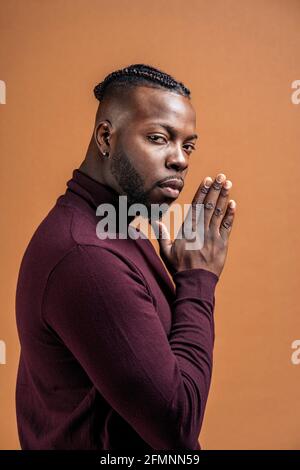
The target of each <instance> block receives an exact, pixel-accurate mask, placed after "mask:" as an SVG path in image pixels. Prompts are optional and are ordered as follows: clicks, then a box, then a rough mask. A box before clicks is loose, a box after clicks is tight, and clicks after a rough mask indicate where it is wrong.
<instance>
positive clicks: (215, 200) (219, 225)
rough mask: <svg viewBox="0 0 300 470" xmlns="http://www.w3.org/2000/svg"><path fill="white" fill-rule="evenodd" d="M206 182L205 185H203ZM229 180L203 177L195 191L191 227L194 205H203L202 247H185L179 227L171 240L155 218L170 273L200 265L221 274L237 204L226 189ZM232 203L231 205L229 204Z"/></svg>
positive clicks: (193, 211) (219, 177)
mask: <svg viewBox="0 0 300 470" xmlns="http://www.w3.org/2000/svg"><path fill="white" fill-rule="evenodd" d="M205 183H206V185H205ZM231 187H232V183H231V181H229V180H226V176H225V175H224V174H223V173H220V174H219V175H218V176H217V177H216V179H215V180H214V181H213V180H212V178H210V177H207V178H205V179H204V180H203V181H202V183H201V184H200V186H199V188H198V189H197V191H196V194H195V196H194V198H193V201H192V206H191V210H192V230H193V231H195V230H196V222H197V221H196V204H204V243H203V246H202V247H201V249H196V250H190V249H187V247H186V244H187V242H188V243H190V240H188V238H187V237H185V236H184V235H185V234H184V226H185V222H186V220H185V221H184V222H183V226H182V237H183V238H181V239H180V238H176V239H175V240H174V242H172V240H171V238H170V235H169V232H168V229H167V227H166V226H165V225H164V224H163V223H162V222H161V221H155V222H154V223H155V224H157V228H158V232H159V238H158V242H159V247H160V256H161V258H162V259H163V261H164V263H165V264H166V266H167V268H168V270H169V271H170V273H171V274H172V275H173V274H174V273H176V272H179V271H183V270H186V269H197V268H202V269H206V270H208V271H211V272H213V273H214V274H216V275H217V276H218V277H219V276H220V274H221V272H222V270H223V267H224V263H225V260H226V255H227V249H228V239H229V235H230V233H231V229H232V224H233V221H234V216H235V208H236V203H235V201H233V200H230V201H229V203H227V201H228V197H229V189H230V188H231ZM231 204H232V205H231Z"/></svg>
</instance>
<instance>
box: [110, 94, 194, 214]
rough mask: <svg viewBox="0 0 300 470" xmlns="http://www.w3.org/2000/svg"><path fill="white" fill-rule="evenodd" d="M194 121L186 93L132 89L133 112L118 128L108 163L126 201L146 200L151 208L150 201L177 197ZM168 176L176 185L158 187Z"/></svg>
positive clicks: (132, 202) (192, 144)
mask: <svg viewBox="0 0 300 470" xmlns="http://www.w3.org/2000/svg"><path fill="white" fill-rule="evenodd" d="M195 124H196V118H195V111H194V109H193V107H192V105H191V103H190V101H189V100H188V98H185V97H184V96H181V95H178V94H175V93H173V92H169V91H167V90H166V91H165V90H160V89H156V88H148V87H137V88H136V89H135V90H134V93H133V106H132V113H131V114H130V118H129V119H128V122H127V123H126V122H125V123H124V124H123V126H122V129H121V131H120V132H119V133H118V138H117V139H116V142H115V147H114V151H113V152H112V155H111V167H110V169H111V173H112V175H113V177H114V178H115V180H116V182H117V184H118V186H119V187H120V189H121V190H122V193H123V194H126V195H127V200H128V203H129V204H134V203H140V204H144V205H145V206H146V207H147V209H148V211H150V207H151V204H162V203H167V204H168V205H170V204H172V202H174V201H175V200H176V199H177V197H178V195H179V192H180V191H181V190H182V186H183V183H184V179H185V176H186V173H187V170H188V164H189V157H190V154H191V153H192V151H193V149H194V148H195V144H196V137H195V136H193V135H194V134H195ZM162 125H165V126H169V128H168V129H166V128H165V127H163V126H162ZM171 128H172V129H171ZM171 178H175V179H176V180H177V186H178V188H177V190H176V183H175V186H174V185H173V186H174V187H173V189H170V188H169V189H168V188H166V187H161V186H160V184H162V183H163V182H164V181H165V185H166V184H167V183H166V181H167V180H171ZM178 180H179V181H178ZM180 183H181V186H180ZM169 184H170V186H172V183H171V182H170V183H169Z"/></svg>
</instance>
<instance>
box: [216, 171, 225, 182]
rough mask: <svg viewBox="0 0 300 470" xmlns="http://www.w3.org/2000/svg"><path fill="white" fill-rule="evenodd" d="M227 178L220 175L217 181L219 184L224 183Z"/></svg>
mask: <svg viewBox="0 0 300 470" xmlns="http://www.w3.org/2000/svg"><path fill="white" fill-rule="evenodd" d="M225 178H226V176H225V175H224V174H223V173H220V174H219V175H218V176H217V181H218V183H222V181H224V180H225Z"/></svg>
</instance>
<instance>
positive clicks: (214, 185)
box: [211, 181, 223, 191]
mask: <svg viewBox="0 0 300 470" xmlns="http://www.w3.org/2000/svg"><path fill="white" fill-rule="evenodd" d="M222 184H223V183H218V181H214V182H213V184H212V186H211V187H212V188H213V189H215V190H216V191H219V190H220V189H221V187H222Z"/></svg>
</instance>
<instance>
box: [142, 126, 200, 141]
mask: <svg viewBox="0 0 300 470" xmlns="http://www.w3.org/2000/svg"><path fill="white" fill-rule="evenodd" d="M149 125H154V126H160V127H163V128H164V129H166V131H168V132H169V134H170V135H172V136H175V137H176V136H177V130H176V129H175V127H173V126H170V125H169V124H166V123H164V122H150V123H149ZM187 139H189V140H190V139H198V135H197V134H192V135H190V136H188V137H186V140H187Z"/></svg>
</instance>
